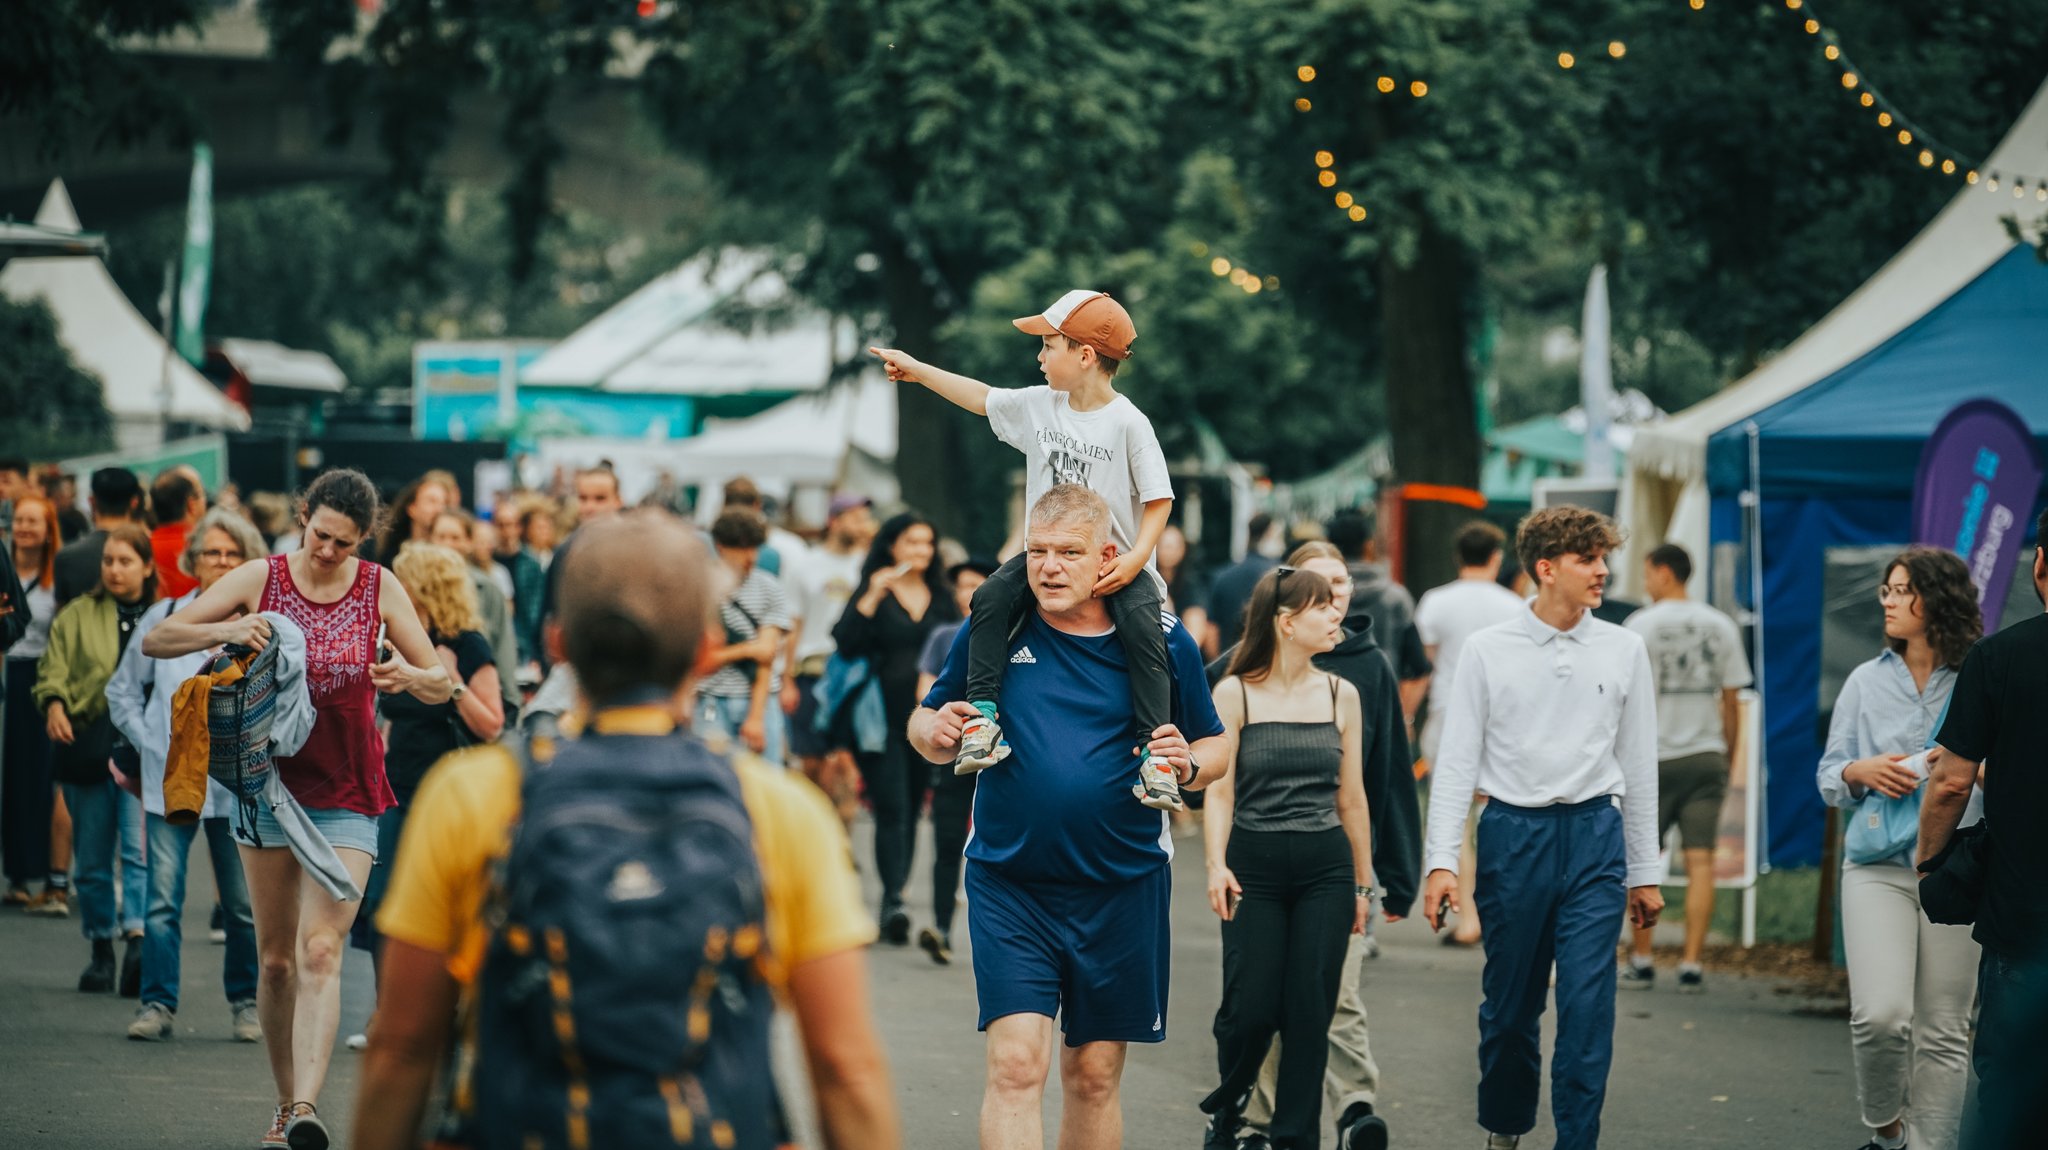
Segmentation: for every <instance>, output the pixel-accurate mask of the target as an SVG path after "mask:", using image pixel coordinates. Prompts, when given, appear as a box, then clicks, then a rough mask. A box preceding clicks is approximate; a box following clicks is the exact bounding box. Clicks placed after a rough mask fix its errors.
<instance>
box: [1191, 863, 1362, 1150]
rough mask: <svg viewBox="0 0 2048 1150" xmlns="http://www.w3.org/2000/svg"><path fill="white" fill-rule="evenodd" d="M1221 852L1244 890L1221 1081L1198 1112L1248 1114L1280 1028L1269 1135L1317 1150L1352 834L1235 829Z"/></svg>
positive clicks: (1345, 939) (1227, 960) (1229, 974)
mask: <svg viewBox="0 0 2048 1150" xmlns="http://www.w3.org/2000/svg"><path fill="white" fill-rule="evenodd" d="M1224 859H1225V862H1226V864H1227V865H1228V866H1229V867H1230V870H1231V873H1233V874H1235V875H1236V876H1237V883H1238V885H1239V886H1241V887H1243V888H1244V897H1243V898H1242V899H1240V900H1239V901H1238V904H1237V912H1236V913H1235V914H1234V915H1232V916H1231V919H1230V921H1228V922H1226V923H1224V924H1223V1003H1222V1005H1221V1006H1219V1007H1218V1008H1217V1010H1216V1069H1217V1071H1218V1073H1219V1074H1220V1075H1221V1077H1222V1083H1221V1084H1220V1085H1219V1086H1217V1087H1216V1089H1215V1091H1214V1092H1213V1093H1211V1094H1210V1095H1209V1096H1208V1097H1207V1098H1204V1099H1203V1100H1202V1110H1203V1111H1204V1112H1206V1113H1210V1114H1215V1113H1218V1112H1220V1111H1229V1112H1231V1113H1239V1112H1242V1111H1243V1109H1244V1103H1245V1099H1246V1096H1247V1095H1249V1094H1250V1093H1251V1088H1252V1085H1253V1084H1254V1083H1255V1082H1257V1081H1258V1078H1259V1067H1260V1065H1261V1064H1263V1063H1264V1062H1265V1061H1266V1052H1267V1051H1268V1050H1269V1049H1270V1048H1271V1047H1272V1045H1273V1037H1274V1035H1276V1034H1277V1035H1279V1037H1280V1074H1279V1080H1278V1084H1277V1086H1276V1088H1275V1090H1274V1092H1273V1122H1272V1125H1271V1126H1270V1127H1269V1128H1268V1129H1267V1134H1268V1136H1269V1137H1271V1138H1272V1140H1273V1145H1274V1146H1276V1147H1281V1148H1283V1150H1284V1148H1286V1147H1308V1148H1311V1150H1313V1148H1314V1147H1316V1146H1319V1145H1321V1141H1320V1140H1321V1137H1322V1114H1323V1070H1324V1068H1325V1067H1326V1066H1327V1065H1328V1063H1329V1058H1330V1044H1329V1033H1330V1020H1331V1019H1332V1018H1333V1017H1335V1016H1336V1013H1337V990H1338V986H1339V983H1340V980H1341V979H1342V976H1343V973H1344V950H1345V947H1346V945H1348V944H1349V942H1350V935H1351V924H1352V921H1353V920H1354V918H1355V917H1356V914H1357V901H1356V898H1355V897H1354V896H1355V892H1354V891H1353V889H1352V888H1353V887H1354V886H1355V885H1356V876H1355V875H1354V873H1353V870H1352V866H1351V840H1350V839H1349V838H1348V837H1347V836H1346V835H1345V834H1344V830H1343V828H1342V827H1332V828H1331V829H1329V830H1323V831H1268V832H1260V831H1242V830H1232V831H1231V832H1230V847H1229V850H1228V851H1227V852H1226V853H1225V856H1224Z"/></svg>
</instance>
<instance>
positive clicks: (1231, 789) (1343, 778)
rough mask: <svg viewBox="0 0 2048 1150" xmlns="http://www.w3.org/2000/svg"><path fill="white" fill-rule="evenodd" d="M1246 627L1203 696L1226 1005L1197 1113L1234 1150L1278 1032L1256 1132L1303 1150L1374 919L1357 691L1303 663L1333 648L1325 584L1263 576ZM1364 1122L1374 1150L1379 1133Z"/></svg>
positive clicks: (1213, 902)
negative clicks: (1349, 971)
mask: <svg viewBox="0 0 2048 1150" xmlns="http://www.w3.org/2000/svg"><path fill="white" fill-rule="evenodd" d="M1244 625H1245V626H1244V642H1243V643H1242V644H1241V645H1240V646H1239V647H1238V648H1237V654H1236V656H1235V657H1234V658H1233V659H1232V660H1231V664H1230V674H1229V676H1228V677H1226V678H1225V679H1224V680H1223V681H1222V682H1220V683H1218V684H1217V685H1216V690H1215V695H1214V697H1215V701H1216V713H1217V715H1218V717H1220V718H1221V719H1222V720H1223V737H1224V740H1225V745H1226V746H1227V747H1228V748H1229V751H1230V754H1229V758H1228V760H1227V765H1226V767H1225V769H1224V772H1223V777H1222V778H1220V779H1217V780H1216V781H1215V782H1213V783H1211V784H1210V785H1209V787H1208V791H1207V798H1206V799H1205V801H1204V806H1203V813H1202V844H1203V847H1204V853H1205V854H1206V855H1207V858H1208V864H1209V866H1208V870H1209V906H1210V909H1212V910H1214V911H1215V912H1216V914H1217V916H1218V917H1219V918H1221V919H1222V920H1223V1002H1222V1005H1221V1006H1219V1007H1218V1008H1217V1010H1216V1065H1217V1071H1218V1073H1219V1074H1220V1076H1221V1078H1222V1081H1221V1083H1219V1084H1218V1085H1217V1087H1216V1089H1215V1090H1214V1091H1212V1092H1210V1094H1209V1096H1208V1097H1207V1098H1205V1099H1203V1100H1202V1104H1201V1106H1202V1110H1203V1112H1205V1113H1206V1114H1208V1115H1209V1139H1208V1143H1209V1144H1210V1145H1217V1146H1234V1145H1235V1144H1236V1143H1235V1139H1236V1136H1237V1132H1238V1128H1239V1126H1240V1125H1241V1124H1242V1121H1243V1115H1244V1110H1245V1106H1246V1103H1247V1102H1248V1100H1249V1098H1250V1095H1251V1092H1252V1087H1253V1085H1254V1084H1255V1083H1256V1082H1257V1081H1258V1079H1259V1070H1260V1068H1261V1067H1262V1066H1263V1065H1264V1064H1265V1061H1266V1053H1267V1051H1268V1050H1269V1049H1270V1048H1271V1046H1272V1044H1273V1038H1274V1036H1275V1035H1278V1036H1279V1038H1280V1066H1279V1074H1278V1077H1277V1079H1276V1085H1275V1087H1274V1091H1273V1107H1272V1110H1273V1116H1272V1120H1271V1122H1270V1123H1269V1125H1268V1127H1267V1131H1266V1134H1267V1137H1268V1138H1269V1139H1270V1140H1271V1142H1272V1144H1273V1145H1274V1146H1276V1147H1283V1148H1285V1147H1302V1148H1313V1147H1317V1146H1320V1145H1321V1144H1322V1143H1321V1138H1322V1135H1321V1126H1322V1110H1323V1072H1324V1070H1325V1068H1326V1067H1327V1066H1328V1063H1329V1057H1330V1044H1329V1041H1328V1035H1329V1031H1330V1021H1331V1019H1333V1018H1334V1017H1336V1013H1337V994H1338V990H1339V987H1340V985H1341V982H1342V979H1343V973H1344V960H1345V954H1346V951H1347V950H1348V947H1349V937H1350V936H1351V935H1362V934H1364V933H1365V922H1366V918H1367V916H1368V915H1369V914H1370V913H1371V907H1372V896H1373V885H1372V832H1371V830H1370V827H1371V818H1370V815H1369V813H1368V811H1367V809H1366V798H1365V767H1364V761H1365V752H1364V746H1365V718H1364V708H1363V707H1362V705H1361V703H1360V701H1359V694H1358V688H1357V687H1356V686H1354V685H1353V684H1352V683H1351V682H1350V681H1348V680H1346V679H1344V678H1342V677H1340V676H1338V675H1334V674H1331V673H1330V672H1328V671H1324V670H1321V669H1319V668H1317V667H1316V666H1315V664H1314V659H1315V657H1316V656H1318V655H1321V654H1323V653H1325V652H1327V651H1330V650H1331V649H1333V648H1335V647H1336V646H1337V643H1338V641H1339V640H1341V639H1342V638H1343V637H1344V614H1343V610H1342V607H1341V606H1340V605H1339V604H1338V603H1337V601H1336V596H1335V595H1334V594H1333V592H1332V591H1331V588H1330V583H1329V580H1328V579H1326V578H1324V577H1323V576H1322V575H1320V574H1318V573H1316V572H1314V571H1308V570H1304V569H1301V568H1296V567H1284V566H1283V567H1276V568H1274V569H1273V570H1272V571H1270V572H1268V573H1267V574H1266V575H1265V576H1264V577H1262V578H1261V579H1260V580H1259V582H1258V584H1257V585H1256V586H1255V587H1254V588H1253V589H1252V597H1251V601H1250V602H1249V603H1248V604H1246V606H1245V613H1244ZM1368 1113H1369V1108H1368ZM1347 1117H1350V1116H1349V1115H1347ZM1372 1126H1373V1128H1374V1129H1375V1130H1376V1132H1377V1134H1378V1140H1379V1144H1380V1145H1381V1146H1384V1145H1385V1144H1386V1143H1385V1126H1384V1124H1383V1123H1373V1124H1372ZM1349 1134H1350V1132H1349V1131H1348V1130H1340V1131H1339V1132H1338V1137H1339V1139H1340V1140H1341V1144H1342V1145H1345V1146H1350V1145H1353V1144H1354V1143H1353V1140H1352V1139H1351V1138H1350V1136H1349Z"/></svg>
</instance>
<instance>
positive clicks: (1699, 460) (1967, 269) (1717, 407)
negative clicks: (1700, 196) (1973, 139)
mask: <svg viewBox="0 0 2048 1150" xmlns="http://www.w3.org/2000/svg"><path fill="white" fill-rule="evenodd" d="M1978 170H1979V172H1980V173H1982V174H1983V178H1982V179H1981V180H1980V182H1979V183H1978V184H1977V185H1974V186H1972V185H1969V184H1961V183H1960V182H1959V186H1958V190H1957V192H1956V194H1955V198H1954V199H1952V200H1950V201H1949V204H1948V206H1947V207H1945V208H1943V209H1942V210H1941V213H1940V214H1939V215H1937V216H1935V217H1934V220H1933V222H1932V223H1930V224H1928V225H1927V226H1926V227H1925V228H1923V229H1922V230H1921V232H1920V234H1919V235H1918V236H1915V237H1914V238H1913V240H1912V242H1911V243H1909V244H1907V245H1906V246H1905V248H1904V249H1902V250H1901V251H1900V252H1899V253H1898V254H1897V255H1895V256H1893V257H1892V258H1891V260H1890V261H1889V262H1888V263H1886V264H1885V265H1884V266H1883V267H1882V268H1880V269H1878V271H1877V274H1876V275H1874V276H1872V277H1871V278H1870V279H1869V280H1868V281H1867V282H1866V283H1864V285H1863V286H1862V287H1860V288H1857V289H1856V291H1854V292H1853V293H1851V294H1850V296H1849V297H1848V298H1847V299H1845V300H1843V301H1842V302H1841V303H1840V304H1839V305H1837V306H1836V307H1835V309H1834V310H1833V311H1831V312H1829V313H1828V314H1827V315H1826V316H1824V317H1823V318H1822V319H1821V320H1820V322H1819V323H1816V324H1814V325H1813V326H1812V327H1811V328H1809V329H1807V331H1806V332H1805V334H1803V335H1801V336H1800V337H1799V338H1798V339H1796V340H1794V341H1792V343H1791V344H1790V345H1789V346H1787V347H1786V348H1785V349H1784V350H1783V351H1781V352H1779V353H1778V354H1777V355H1775V356H1772V357H1771V358H1770V359H1768V360H1766V361H1765V362H1764V363H1763V365H1762V366H1760V367H1758V368H1757V369H1756V370H1755V371H1753V372H1751V373H1750V374H1749V375H1747V376H1745V377H1743V378H1742V379H1740V380H1738V381H1736V382H1735V383H1732V384H1730V385H1729V386H1728V387H1726V388H1724V389H1723V390H1722V391H1720V392H1719V393H1718V394H1716V395H1714V396H1712V397H1710V398H1708V399H1706V400H1703V401H1701V402H1700V403H1697V404H1695V405H1693V406H1692V407H1689V408H1687V409H1686V410H1684V411H1682V412H1679V413H1678V414H1676V415H1674V416H1672V417H1671V418H1670V419H1667V420H1664V421H1663V422H1661V423H1656V424H1652V425H1649V426H1646V427H1643V428H1641V429H1639V430H1638V431H1637V433H1636V437H1635V442H1634V443H1633V444H1632V445H1631V446H1630V448H1629V452H1628V471H1627V474H1626V476H1625V477H1624V479H1623V482H1622V491H1621V503H1620V513H1621V518H1622V520H1623V522H1624V524H1625V525H1626V526H1627V527H1628V529H1629V535H1630V538H1632V539H1636V540H1651V541H1657V540H1669V541H1671V542H1675V543H1678V544H1679V545H1681V546H1683V547H1684V548H1685V549H1686V550H1687V551H1688V552H1689V553H1691V554H1692V555H1693V556H1694V557H1695V559H1696V560H1698V559H1702V558H1704V557H1705V556H1707V555H1709V554H1710V550H1709V548H1710V544H1709V536H1708V512H1709V501H1708V492H1707V440H1708V439H1709V438H1710V437H1712V436H1713V435H1714V434H1715V433H1716V432H1719V431H1722V430H1723V429H1725V428H1729V427H1734V426H1736V425H1737V424H1740V423H1741V422H1742V421H1743V420H1745V419H1748V418H1749V417H1751V416H1753V415H1755V414H1756V413H1758V412H1760V411H1762V410H1764V409H1765V408H1767V407H1770V406H1772V405H1773V404H1776V403H1778V402H1780V401H1781V400H1784V399H1786V398H1787V397H1789V396H1792V395H1794V394H1796V393H1798V392H1800V391H1802V390H1804V389H1805V388H1807V387H1809V386H1811V385H1812V384H1814V383H1816V382H1818V381H1820V380H1822V379H1826V378H1827V377H1829V376H1830V375H1832V374H1834V373H1835V372H1836V371H1838V370H1839V369H1841V368H1843V367H1845V366H1847V365H1848V364H1850V363H1851V362H1853V361H1855V360H1857V359H1858V358H1860V357H1862V356H1863V355H1864V354H1866V353H1868V352H1870V351H1871V350H1873V349H1875V348H1877V347H1878V346H1880V345H1882V344H1883V343H1885V342H1886V341H1887V340H1890V339H1891V338H1892V337H1893V336H1895V335H1898V334H1899V333H1900V332H1901V331H1904V330H1905V329H1906V328H1907V327H1909V326H1910V325H1912V324H1913V323H1915V322H1916V321H1918V320H1920V319H1921V318H1923V317H1925V316H1926V315H1927V314H1928V313H1929V312H1930V311H1932V310H1933V309H1934V308H1935V307H1937V306H1938V305H1940V304H1941V303H1942V302H1943V301H1945V300H1947V299H1948V298H1949V297H1950V296H1952V295H1954V294H1955V293H1956V292H1957V291H1958V290H1960V289H1961V288H1963V287H1964V286H1965V285H1967V284H1969V283H1971V282H1972V281H1974V280H1975V279H1976V278H1977V277H1978V276H1980V275H1982V274H1983V273H1984V272H1985V270H1986V269H1988V268H1990V267H1991V265H1992V264H1994V263H1996V262H1998V261H1999V260H2000V259H2001V258H2003V257H2004V256H2005V255H2006V253H2008V252H2009V251H2011V250H2012V246H2013V240H2012V236H2011V234H2010V233H2009V232H2008V231H2007V230H2006V226H2005V223H2004V220H2005V218H2006V217H2008V216H2012V215H2014V214H2018V215H2019V216H2021V218H2023V219H2024V218H2028V217H2029V216H2030V215H2031V214H2033V213H2031V212H2030V209H2036V208H2038V205H2037V204H2035V202H2034V201H2033V199H2032V198H2031V197H2030V198H2029V199H2028V200H2027V201H2026V202H2025V203H2021V202H2019V201H2017V200H2015V199H2014V198H2013V197H2012V195H2011V194H2010V193H2009V191H2007V190H2006V189H2005V188H2004V187H2001V189H2000V190H1999V191H1997V192H1993V191H1991V190H1989V177H1990V175H1991V173H1994V172H2008V173H2012V172H2019V173H2032V174H2041V173H2048V84H2044V85H2043V86H2042V87H2041V90H2040V91H2038V92H2036V93H2035V94H2034V98H2033V99H2032V100H2031V101H2030V102H2029V103H2028V104H2027V107H2026V109H2025V110H2024V111H2023V112H2021V113H2020V117H2019V120H2018V121H2017V122H2016V123H2014V125H2013V127H2012V129H2011V131H2009V132H2007V133H2006V136H2005V139H2004V140H2002V141H2001V142H2000V143H1999V145H1998V147H1997V148H1996V149H1994V150H1993V151H1992V153H1991V155H1990V157H1989V158H1988V159H1986V160H1985V161H1984V162H1983V164H1982V165H1980V166H1979V169H1978ZM1915 174H1917V173H1915ZM1959 179H1960V178H1959ZM1650 546H1655V543H1654V542H1651V543H1648V544H1645V545H1643V550H1645V551H1647V549H1648V547H1650ZM1636 566H1637V565H1635V564H1629V563H1625V564H1622V565H1621V569H1620V570H1619V571H1617V572H1616V574H1617V575H1618V576H1623V577H1624V578H1622V579H1621V580H1619V582H1620V583H1621V590H1622V592H1623V593H1624V594H1630V593H1632V592H1640V591H1641V586H1640V583H1641V575H1640V572H1639V571H1637V570H1636ZM1707 568H1708V564H1707V563H1705V562H1696V563H1695V566H1694V575H1693V588H1692V589H1693V592H1694V594H1695V595H1696V596H1697V597H1701V598H1704V597H1705V594H1704V592H1705V589H1706V580H1707Z"/></svg>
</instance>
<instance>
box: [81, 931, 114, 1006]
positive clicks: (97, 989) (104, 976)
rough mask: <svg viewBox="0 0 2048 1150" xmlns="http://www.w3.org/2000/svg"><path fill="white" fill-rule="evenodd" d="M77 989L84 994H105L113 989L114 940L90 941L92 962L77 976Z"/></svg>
mask: <svg viewBox="0 0 2048 1150" xmlns="http://www.w3.org/2000/svg"><path fill="white" fill-rule="evenodd" d="M78 989H79V990H80V992H82V993H85V994H105V993H106V992H108V991H110V990H112V989H114V940H113V939H111V938H96V939H93V940H92V962H91V964H90V965H88V966H87V967H86V968H85V973H84V974H81V975H79V976H78Z"/></svg>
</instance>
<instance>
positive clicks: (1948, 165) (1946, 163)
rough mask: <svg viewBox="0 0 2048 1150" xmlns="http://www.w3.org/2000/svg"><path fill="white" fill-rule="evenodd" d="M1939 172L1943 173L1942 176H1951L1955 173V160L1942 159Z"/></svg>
mask: <svg viewBox="0 0 2048 1150" xmlns="http://www.w3.org/2000/svg"><path fill="white" fill-rule="evenodd" d="M1941 174H1942V175H1944V176H1953V175H1955V174H1956V162H1955V161H1954V160H1943V161H1942V162H1941Z"/></svg>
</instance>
